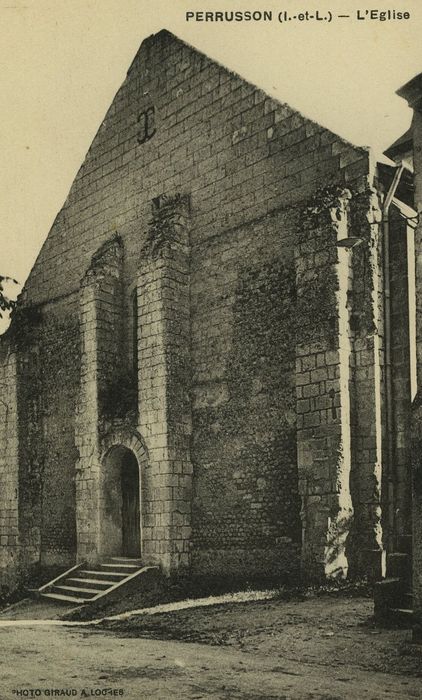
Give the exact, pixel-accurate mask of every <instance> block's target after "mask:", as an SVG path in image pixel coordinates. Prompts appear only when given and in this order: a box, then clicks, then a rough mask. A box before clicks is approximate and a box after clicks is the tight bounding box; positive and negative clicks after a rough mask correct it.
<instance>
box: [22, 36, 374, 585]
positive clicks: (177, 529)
mask: <svg viewBox="0 0 422 700" xmlns="http://www.w3.org/2000/svg"><path fill="white" fill-rule="evenodd" d="M368 177H369V156H368V152H367V151H366V150H364V149H359V148H355V147H353V146H351V145H350V144H348V143H347V142H345V141H344V140H342V139H341V138H340V137H338V136H336V135H335V134H333V133H331V132H329V131H327V130H325V129H323V128H322V127H320V126H318V125H316V124H315V123H313V122H311V121H310V120H309V119H306V118H305V117H303V116H302V115H300V114H298V113H297V112H295V111H294V110H293V109H291V108H290V107H288V106H287V105H284V104H281V103H278V102H276V101H275V100H272V99H270V98H269V97H268V96H266V95H265V94H264V93H263V92H262V91H260V90H258V89H257V88H256V87H255V86H253V85H250V84H248V83H246V82H245V81H243V80H242V79H241V78H240V77H238V76H236V75H234V74H232V73H230V72H229V71H227V70H226V69H225V68H223V67H222V66H220V65H218V64H216V63H214V62H212V61H211V60H210V59H208V58H207V57H205V56H204V55H202V54H200V53H199V52H197V51H195V50H194V49H192V48H191V47H189V46H187V45H185V44H184V43H183V42H181V41H179V40H177V39H176V38H175V37H173V36H172V35H170V34H169V33H168V32H160V33H159V34H158V35H156V36H154V37H151V38H150V39H148V40H146V41H145V42H144V44H143V45H142V47H141V49H140V51H139V53H138V55H137V56H136V58H135V60H134V62H133V64H132V66H131V68H130V70H129V72H128V75H127V78H126V80H125V82H124V84H123V86H122V88H121V89H120V90H119V91H118V93H117V95H116V97H115V100H114V101H113V104H112V105H111V107H110V109H109V111H108V113H107V115H106V118H105V120H104V122H103V124H102V125H101V127H100V129H99V131H98V134H97V136H96V137H95V139H94V141H93V144H92V146H91V148H90V150H89V152H88V154H87V157H86V159H85V162H84V164H83V165H82V167H81V169H80V171H79V173H78V175H77V177H76V179H75V181H74V183H73V186H72V188H71V191H70V193H69V196H68V198H67V200H66V203H65V205H64V207H63V209H62V210H61V211H60V212H59V214H58V216H57V218H56V221H55V223H54V225H53V227H52V230H51V232H50V234H49V236H48V238H47V240H46V242H45V244H44V246H43V248H42V250H41V252H40V255H39V257H38V260H37V262H36V264H35V266H34V268H33V270H32V272H31V275H30V277H29V280H28V282H27V284H26V286H25V291H24V294H23V298H22V305H23V306H24V307H29V308H34V309H37V308H41V307H43V305H44V304H45V303H46V302H48V303H49V304H50V308H51V313H52V316H55V315H57V317H59V318H60V317H61V315H62V314H64V318H67V316H66V313H65V311H64V308H67V309H68V310H69V313H71V314H72V322H73V321H74V320H76V319H80V336H81V339H80V346H79V344H77V346H78V347H80V351H81V359H80V368H79V366H78V367H77V372H76V370H75V372H74V371H73V369H69V365H68V363H66V364H65V366H64V369H63V383H64V384H65V385H66V387H67V388H66V391H65V395H66V396H68V400H66V406H67V408H66V409H65V410H66V412H68V410H73V408H72V407H73V406H74V403H73V402H76V399H74V396H75V394H76V393H78V402H77V403H78V407H77V411H76V418H75V424H74V423H73V419H71V420H69V421H68V422H67V426H68V427H67V428H66V430H65V431H63V436H61V433H60V426H62V423H61V422H60V421H61V419H60V420H58V422H57V429H56V428H54V429H53V428H51V422H54V414H53V413H52V414H51V419H49V421H50V423H49V425H50V430H51V434H52V435H54V440H55V450H56V455H55V456H54V455H53V451H52V450H53V447H52V443H51V442H50V443H49V444H48V445H47V442H48V441H47V442H45V441H44V437H42V438H41V441H40V444H41V445H42V449H43V450H45V449H47V452H48V458H47V463H48V466H47V468H46V469H47V471H46V473H47V472H48V473H51V475H54V474H55V473H57V474H59V475H60V476H61V477H63V478H64V479H66V480H67V484H68V485H67V486H66V488H67V489H68V493H69V494H71V491H72V488H73V487H72V483H73V482H72V479H73V476H72V470H71V466H70V465H71V464H75V468H76V519H77V531H78V544H77V548H78V555H79V557H82V558H83V557H88V558H95V557H96V556H98V554H99V552H101V537H102V535H101V527H100V517H101V516H100V514H101V512H102V511H101V509H102V505H101V502H102V495H101V493H102V491H101V489H102V486H101V483H102V481H101V478H102V477H101V469H102V466H101V465H102V464H103V462H102V459H103V458H104V454H105V453H104V444H106V442H107V440H106V437H107V435H111V434H117V433H116V430H117V428H118V424H119V421H120V423H122V421H123V424H124V427H125V430H126V432H125V435H130V434H132V435H134V434H135V431H136V430H137V431H138V432H139V433H141V435H140V436H139V440H140V444H142V445H143V447H142V450H141V451H140V452H142V460H143V462H142V463H143V467H142V469H144V471H145V483H144V487H145V490H144V503H143V507H144V512H143V518H144V523H143V537H144V543H145V551H146V552H147V556H148V557H149V558H150V559H151V560H154V561H160V562H162V563H163V564H164V566H165V567H166V569H167V570H170V569H172V568H173V567H175V568H176V567H178V566H181V567H186V566H187V565H188V564H189V562H190V561H192V563H193V569H194V571H195V572H197V573H202V574H204V573H206V574H207V575H208V574H209V573H210V572H211V573H212V572H215V571H216V570H218V571H224V572H225V573H227V574H231V573H236V572H240V573H242V575H244V574H245V573H250V574H253V575H260V574H261V573H262V572H264V571H265V572H268V571H270V572H273V571H275V570H277V571H278V572H282V571H284V572H286V571H287V570H288V569H289V568H290V569H291V568H297V565H298V552H299V548H300V521H299V510H300V502H299V495H298V483H297V463H296V443H295V429H296V416H295V413H296V408H297V407H298V409H299V415H300V416H301V417H302V416H303V414H304V413H305V411H304V410H302V409H304V407H305V405H306V401H307V400H308V398H309V399H310V398H311V397H305V396H300V397H298V403H297V405H296V403H295V394H294V392H295V372H294V359H295V358H294V352H295V348H296V342H295V333H296V328H297V322H298V321H299V325H300V324H301V321H302V319H301V317H300V315H299V317H298V318H296V315H297V314H296V285H295V278H294V247H295V245H296V243H297V236H298V235H299V234H300V226H301V222H300V221H298V219H297V211H299V210H302V209H303V208H304V207H305V206H306V203H307V202H308V201H309V198H310V197H312V195H313V193H315V192H316V191H319V189H320V187H321V186H322V185H326V184H328V183H331V184H333V185H339V186H341V187H343V186H344V185H347V186H350V187H351V188H354V190H357V191H359V190H360V191H362V190H364V189H365V187H366V185H367V181H368ZM177 193H180V194H182V195H189V197H190V210H189V236H188V239H186V240H183V241H179V242H177V241H176V243H175V248H172V247H171V246H170V249H169V251H168V252H166V253H165V254H164V255H163V256H161V257H158V258H157V259H154V258H153V257H152V258H151V257H148V255H146V254H145V245H146V243H147V242H148V240H149V234H150V231H151V223H150V222H151V220H152V218H153V217H152V214H151V205H152V203H153V202H154V203H155V205H154V206H156V204H157V202H159V201H160V198H161V197H162V195H163V194H164V195H165V196H166V197H169V198H170V199H172V198H173V199H174V198H175V196H176V195H177ZM116 232H117V233H118V236H119V240H120V241H121V252H122V256H121V258H119V261H118V271H117V268H116V269H115V272H116V274H115V275H114V273H113V271H111V273H110V270H109V271H108V273H107V275H106V276H104V275H103V276H102V277H101V275H100V277H98V276H97V274H96V273H97V272H98V269H97V268H98V265H97V263H98V264H100V259H101V256H102V253H104V251H105V250H107V246H108V242H110V241H112V240H115V239H114V237H115V234H116ZM310 244H311V245H312V246H313V249H312V255H314V256H315V258H314V260H315V264H316V265H317V267H319V268H321V270H323V269H324V266H325V265H328V268H330V266H331V265H334V266H335V264H336V263H335V262H334V261H329V262H327V261H325V262H324V256H325V255H326V250H325V244H324V241H322V240H318V239H315V240H314V241H312V242H310ZM320 244H321V246H322V248H321V250H319V249H318V245H320ZM304 245H306V242H305V243H304ZM104 246H105V248H104ZM98 251H100V252H101V251H102V253H101V255H100V257H99V258H98V257H97V253H98ZM303 254H304V255H305V251H303ZM330 255H331V253H330ZM317 256H319V257H318V259H317ZM103 262H104V259H103ZM101 264H102V263H101ZM100 267H101V265H100ZM112 267H113V265H112ZM109 273H110V274H109ZM189 275H190V281H189V279H188V277H189ZM100 278H101V279H100ZM81 280H83V283H82V289H81V292H80V307H79V310H78V311H77V309H76V296H77V295H78V294H79V288H80V283H81ZM327 284H328V287H329V289H328V291H327V293H328V294H329V295H331V296H332V295H334V296H333V299H334V297H335V295H336V294H337V291H338V290H337V287H336V284H337V283H336V277H335V275H334V277H329V278H328V280H327ZM134 287H136V288H137V295H138V311H137V313H138V338H139V344H140V345H139V356H138V384H139V386H138V387H137V389H138V393H139V401H138V408H139V413H138V414H137V413H136V407H135V409H133V406H132V407H130V406H129V407H126V408H127V410H126V408H125V407H124V406H123V407H122V410H121V411H120V414H119V415H118V416H110V415H106V414H107V410H106V408H107V399H106V397H107V396H110V395H113V391H112V388H113V386H114V387H115V389H117V394H116V393H115V396H116V395H119V390H118V387H119V386H120V389H121V390H120V396H121V395H124V394H125V391H124V389H127V388H128V386H129V383H130V382H129V380H128V382H127V383H126V384H125V383H124V382H123V379H122V374H121V369H123V370H124V369H125V368H126V366H127V359H128V357H129V355H130V353H129V351H128V345H129V342H128V341H129V335H130V328H131V323H132V322H131V321H129V317H128V316H129V314H128V313H126V314H125V313H123V311H122V310H128V309H132V302H131V293H132V290H133V289H134ZM79 314H80V316H79ZM119 318H120V319H124V323H123V324H122V325H119V322H118V319H119ZM78 323H79V321H78ZM132 325H133V324H132ZM336 332H337V335H338V329H337V331H336ZM40 337H42V338H43V340H42V345H43V353H46V354H47V355H48V354H52V353H53V354H55V355H56V357H59V356H60V348H59V346H58V345H57V342H59V341H56V340H55V339H54V338H52V337H51V336H50V335H49V334H48V333H47V334H45V335H43V332H41V336H40ZM75 340H76V332H75ZM60 342H62V341H60ZM60 342H59V345H60ZM63 343H64V345H65V346H66V343H67V341H66V340H65V339H63ZM66 347H67V346H66ZM75 347H76V346H75ZM338 349H339V346H338V345H336V346H335V347H334V348H333V349H332V350H331V348H324V353H325V351H326V352H327V353H329V352H331V351H333V352H337V351H338ZM152 357H156V361H155V360H152V359H151V358H152ZM119 358H121V361H120V360H119ZM324 358H325V359H324V363H325V361H326V364H327V369H326V371H327V377H326V379H327V380H328V379H330V380H331V378H330V377H328V372H331V373H332V372H334V373H335V372H336V370H335V366H336V364H337V360H336V362H335V363H334V362H333V364H331V359H332V358H331V356H328V355H327V356H325V355H324ZM330 358H331V359H330ZM300 361H301V362H302V360H300ZM310 361H311V360H310ZM75 362H76V360H75ZM315 362H316V363H318V362H320V359H318V353H317V354H316V356H315ZM53 365H54V363H53ZM54 366H55V365H54ZM76 366H77V362H76V365H75V367H76ZM48 367H49V364H48V363H47V364H46V371H48ZM72 367H73V364H72ZM330 368H331V369H330ZM333 368H334V369H333ZM319 369H320V367H319V366H318V365H317V366H316V367H315V371H317V370H319ZM301 371H302V365H301ZM303 371H304V372H306V371H308V370H305V369H304V370H303ZM57 372H58V366H57V370H55V374H53V375H52V376H54V377H55V376H56V373H57ZM79 372H80V379H79ZM333 380H336V381H337V382H338V381H339V377H333ZM46 381H47V380H46ZM324 381H325V380H324ZM47 385H48V386H50V385H49V384H48V381H47V384H46V386H47ZM43 391H44V389H43ZM45 391H46V392H47V394H46V395H48V396H50V393H51V388H48V390H47V389H46V390H45ZM110 392H111V394H110ZM188 392H189V393H188ZM337 394H338V392H337V393H336V389H335V395H336V396H337ZM336 396H335V400H337V399H336ZM135 399H136V396H135ZM328 399H329V401H331V398H330V396H329V397H328ZM328 399H327V397H326V396H324V397H323V398H322V399H321V401H323V402H325V403H324V406H323V407H318V409H316V410H318V411H319V410H321V411H325V414H326V415H327V417H328V415H329V414H330V411H332V410H333V408H336V409H337V406H334V407H333V406H332V403H329V405H325V404H326V402H327V401H328ZM312 400H314V397H312ZM299 401H303V403H299ZM47 403H48V402H47ZM53 405H54V406H56V404H55V403H54V402H53ZM22 410H23V413H22V416H23V418H24V423H26V422H27V418H26V417H25V415H26V414H25V410H27V409H22ZM191 411H192V420H193V428H192V429H193V434H192V441H191V443H190V432H191V427H190V413H191ZM327 420H328V418H327ZM62 427H63V426H62ZM72 430H74V436H71V434H70V432H71V431H72ZM39 431H40V432H39V436H42V430H41V429H39ZM113 431H114V432H113ZM130 431H132V433H131V432H130ZM137 439H138V438H137ZM130 440H131V438H130V436H129V437H127V442H128V444H129V443H130ZM107 444H108V443H107ZM46 446H47V447H46ZM75 448H77V450H78V453H79V458H77V457H75V455H76V452H75V451H74V450H75ZM190 451H191V455H190ZM147 453H149V463H148V465H146V464H145V463H144V462H145V460H146V455H147ZM71 455H73V456H71ZM62 458H63V460H62V461H63V464H66V467H63V469H64V470H65V471H64V472H61V471H60V466H59V463H61V461H60V460H61V459H62ZM191 461H192V465H193V468H194V477H193V494H194V495H193V501H192V514H191V513H190V508H191V503H190V500H191V498H190V493H191V488H192V485H191V481H192V474H191V471H192V466H191ZM65 474H66V476H65ZM52 483H53V482H52ZM72 502H73V501H72V498H70V497H69V503H72ZM72 507H73V506H72ZM70 515H71V514H70V513H68V514H67V515H66V513H65V511H63V513H62V515H61V516H60V517H62V518H64V519H66V518H67V517H70ZM191 528H192V532H191ZM72 537H73V535H72V534H71V533H68V538H69V543H71V542H73V540H72ZM52 546H53V545H52ZM69 547H70V548H72V547H73V545H71V544H70V545H69Z"/></svg>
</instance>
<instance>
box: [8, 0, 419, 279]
mask: <svg viewBox="0 0 422 700" xmlns="http://www.w3.org/2000/svg"><path fill="white" fill-rule="evenodd" d="M399 4H400V8H399V7H398V5H397V4H396V3H393V2H390V0H385V1H383V3H382V9H388V8H390V9H392V8H396V9H402V10H408V11H409V12H410V13H411V19H410V20H407V21H406V20H402V21H399V20H392V21H383V22H380V21H377V20H364V21H359V20H357V19H356V11H357V9H358V8H362V5H361V4H359V3H358V2H357V1H356V0H333V1H332V3H330V2H327V0H321V2H319V3H317V4H315V5H313V4H312V5H311V4H310V3H309V0H304V1H303V3H302V4H301V3H300V2H298V0H284V1H283V2H276V1H275V0H268V2H265V1H263V0H256V1H255V2H251V0H243V1H241V0H235V1H230V2H229V0H227V1H226V2H225V3H223V2H220V1H213V0H210V1H209V2H205V0H204V2H202V3H200V2H199V0H190V2H188V1H186V0H165V1H164V0H0V100H1V103H0V104H1V127H0V129H1V130H0V152H1V161H2V167H1V170H0V192H1V213H2V216H1V228H0V274H3V275H9V276H11V277H15V278H17V279H18V280H20V281H22V282H23V281H24V280H25V278H26V277H27V275H28V273H29V270H30V268H31V266H32V265H33V263H34V260H35V258H36V256H37V254H38V252H39V250H40V247H41V245H42V243H43V241H44V239H45V237H46V236H47V234H48V231H49V228H50V226H51V224H52V222H53V220H54V217H55V215H56V214H57V212H58V210H59V209H60V207H61V206H62V204H63V201H64V200H65V198H66V196H67V193H68V191H69V188H70V185H71V183H72V180H73V178H74V176H75V174H76V172H77V170H78V168H79V166H80V164H81V162H82V160H83V158H84V155H85V153H86V151H87V150H88V148H89V145H90V143H91V141H92V139H93V137H94V135H95V133H96V131H97V129H98V127H99V125H100V123H101V121H102V119H103V117H104V115H105V112H106V111H107V109H108V107H109V105H110V103H111V101H112V99H113V96H114V94H115V93H116V91H117V90H118V88H119V86H120V85H121V83H122V82H123V80H124V78H125V75H126V71H127V69H128V67H129V65H130V63H131V61H132V58H133V56H134V55H135V53H136V51H137V49H138V47H139V45H140V43H141V42H142V40H143V39H144V38H145V37H146V36H148V35H150V34H151V33H154V32H156V31H158V30H160V29H162V28H163V27H165V28H167V29H169V30H170V31H173V32H174V33H175V34H177V35H179V36H180V37H181V38H183V39H184V40H185V41H187V42H189V43H190V44H192V45H194V46H196V47H197V48H198V49H200V50H201V51H203V52H205V53H207V54H208V55H209V56H211V57H212V58H215V59H217V60H219V61H220V62H221V63H223V64H225V65H226V66H228V67H229V68H232V69H233V70H235V71H236V72H238V73H240V74H241V75H242V76H244V77H245V78H247V79H248V80H249V81H250V82H253V83H255V84H257V85H259V86H260V87H262V88H263V89H264V90H266V91H267V92H269V93H270V94H272V95H273V96H275V97H277V98H278V99H280V100H282V101H284V102H288V103H289V104H290V105H291V106H293V107H296V108H298V109H299V110H300V111H302V112H303V113H304V114H305V115H307V116H309V117H311V118H312V119H314V120H316V121H318V122H320V123H321V124H323V125H324V126H326V127H328V128H330V129H332V130H333V131H335V132H337V133H338V134H340V135H341V136H343V137H345V138H347V139H349V140H350V141H352V142H353V143H355V144H357V145H369V146H372V147H373V148H374V149H375V151H378V152H380V151H382V150H383V149H384V148H386V147H387V146H388V145H389V143H391V142H392V141H393V140H394V139H395V138H397V137H398V136H399V135H400V134H401V133H402V132H403V131H404V130H405V129H407V128H408V126H409V123H410V110H409V109H408V108H407V106H406V104H405V103H404V102H403V100H401V99H400V98H399V97H397V95H395V90H396V89H397V88H398V87H400V86H401V85H402V84H403V83H404V82H406V81H407V80H409V79H410V78H411V77H413V76H414V75H415V74H416V73H419V72H420V71H422V56H421V50H420V42H421V35H422V31H421V30H422V2H420V0H403V2H400V3H399ZM363 7H365V6H363ZM318 8H319V10H320V12H321V14H325V12H326V10H329V9H330V10H331V11H332V13H333V15H334V17H333V20H332V22H331V23H328V22H315V21H307V22H306V21H304V22H299V21H298V20H291V21H290V22H288V23H279V22H278V21H277V19H276V16H277V14H278V12H279V11H280V10H287V11H291V13H292V14H293V13H295V14H297V13H298V12H299V11H301V10H305V9H308V10H310V11H313V10H315V9H318ZM247 9H253V10H256V9H260V10H272V11H273V16H274V21H273V22H267V23H251V22H248V23H246V22H243V23H226V24H222V23H220V22H219V23H211V22H193V21H192V22H186V20H185V13H186V11H189V10H196V11H199V10H228V11H230V10H247ZM340 13H342V14H350V15H351V17H350V19H346V18H343V19H337V18H336V17H335V15H336V14H340Z"/></svg>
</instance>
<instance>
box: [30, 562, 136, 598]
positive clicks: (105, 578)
mask: <svg viewBox="0 0 422 700" xmlns="http://www.w3.org/2000/svg"><path fill="white" fill-rule="evenodd" d="M146 568H148V567H146ZM143 570H145V567H144V566H143V565H142V561H141V560H140V559H130V558H128V557H110V558H108V559H105V560H104V561H102V562H100V563H99V564H97V565H96V567H95V568H92V569H90V568H86V565H84V564H79V565H77V566H75V567H73V568H72V569H70V570H69V571H67V572H65V573H64V574H62V575H61V576H59V577H57V578H56V579H54V580H53V581H50V582H49V583H47V584H46V585H45V586H42V588H40V589H39V590H38V594H39V595H40V596H41V597H43V598H47V599H51V600H57V601H59V602H63V603H64V602H66V603H77V604H79V605H85V604H86V603H92V602H93V601H95V600H98V599H99V598H102V597H104V596H106V595H108V594H110V593H111V592H112V591H115V590H116V589H118V588H120V587H121V586H124V584H126V583H127V582H128V581H130V580H132V579H133V578H134V577H136V576H137V575H138V574H140V573H141V572H142V571H143Z"/></svg>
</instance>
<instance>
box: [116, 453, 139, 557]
mask: <svg viewBox="0 0 422 700" xmlns="http://www.w3.org/2000/svg"><path fill="white" fill-rule="evenodd" d="M120 480H121V484H120V488H121V494H122V498H121V508H122V555H123V556H124V557H139V556H140V554H141V527H140V524H141V517H140V502H139V501H140V498H139V467H138V462H137V461H136V457H135V455H134V454H133V452H130V451H129V450H126V451H125V453H124V455H123V459H122V465H121V470H120Z"/></svg>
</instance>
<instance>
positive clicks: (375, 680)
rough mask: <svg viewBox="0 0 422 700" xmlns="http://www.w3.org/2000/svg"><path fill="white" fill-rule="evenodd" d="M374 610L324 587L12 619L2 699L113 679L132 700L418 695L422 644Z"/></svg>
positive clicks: (101, 685)
mask: <svg viewBox="0 0 422 700" xmlns="http://www.w3.org/2000/svg"><path fill="white" fill-rule="evenodd" d="M371 613H372V602H371V600H370V599H365V598H353V597H345V596H327V595H325V596H311V597H306V598H305V599H304V600H298V599H296V600H290V601H285V600H284V601H283V600H267V601H261V602H250V603H240V604H235V603H232V604H229V605H224V606H216V607H207V608H205V607H204V608H196V609H195V608H191V609H188V610H178V611H177V610H176V611H173V612H171V613H164V614H163V613H162V614H157V615H138V616H134V617H132V618H129V619H128V620H123V621H115V622H108V623H106V626H105V627H104V625H101V626H100V627H99V626H96V627H77V626H73V627H63V626H60V625H61V623H56V626H44V625H43V624H39V625H38V626H36V625H35V624H34V623H26V622H23V621H22V620H19V621H16V622H13V621H9V625H10V626H8V627H0V644H1V648H2V656H1V661H0V678H1V679H2V680H1V688H0V691H1V692H0V697H1V699H2V700H3V699H4V700H8V698H16V697H17V695H16V692H15V693H14V692H13V691H14V690H15V691H16V690H21V689H24V688H26V689H36V688H38V689H41V690H42V691H43V692H44V690H45V689H51V688H52V689H64V688H67V689H74V690H75V691H76V692H77V693H78V694H77V695H75V697H83V696H84V695H83V694H81V691H82V689H85V690H86V691H87V693H89V694H88V695H86V697H94V696H96V697H100V696H102V697H111V694H108V695H107V694H106V693H105V692H104V694H102V693H103V691H107V690H108V689H111V691H117V692H120V691H121V692H122V693H123V695H120V697H124V698H126V699H128V700H143V699H144V698H145V700H147V699H148V698H157V699H159V700H167V698H172V699H175V698H184V699H185V698H186V699H188V700H190V699H192V700H193V699H195V700H200V699H205V698H221V699H223V698H224V699H225V700H229V699H230V700H231V699H234V700H237V699H243V700H273V699H274V700H275V699H276V698H277V699H283V698H286V699H287V698H289V699H306V700H308V699H319V700H335V699H342V700H343V699H345V700H346V699H349V698H359V699H360V698H363V699H365V698H368V699H371V700H375V699H378V698H403V699H404V698H420V697H422V650H421V648H420V647H415V646H413V645H411V644H409V640H410V632H409V631H402V630H381V629H378V628H376V627H375V626H374V625H373V624H371V622H370V617H371ZM4 624H6V623H4ZM91 691H92V694H91ZM100 693H101V695H100ZM114 696H115V697H116V696H117V695H114ZM27 697H28V696H27ZM41 697H46V696H45V695H41Z"/></svg>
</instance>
